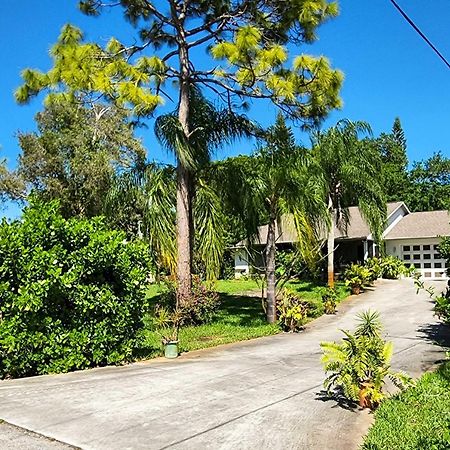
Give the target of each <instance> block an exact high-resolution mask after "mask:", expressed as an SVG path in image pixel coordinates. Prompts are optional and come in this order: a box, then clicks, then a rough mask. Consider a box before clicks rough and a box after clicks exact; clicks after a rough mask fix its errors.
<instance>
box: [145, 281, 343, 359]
mask: <svg viewBox="0 0 450 450" xmlns="http://www.w3.org/2000/svg"><path fill="white" fill-rule="evenodd" d="M289 288H291V289H294V290H295V291H297V292H299V293H300V294H301V295H302V297H304V298H305V299H306V300H309V301H310V302H311V304H312V309H311V313H312V316H313V317H317V316H319V315H321V314H323V306H322V301H321V293H322V289H323V287H321V286H318V285H317V284H314V283H312V282H291V283H289ZM216 289H217V291H218V292H219V293H220V297H221V307H220V310H219V312H218V313H217V315H216V317H215V319H214V320H213V322H212V323H210V324H206V325H200V326H196V327H185V328H182V329H181V331H180V335H179V340H180V350H181V351H183V352H184V351H190V350H198V349H201V348H208V347H214V346H216V345H220V344H227V343H230V342H238V341H244V340H247V339H253V338H257V337H261V336H268V335H272V334H277V333H279V332H280V329H279V327H278V325H276V324H274V325H270V324H268V323H267V322H266V320H265V316H264V312H263V309H262V305H261V298H260V292H261V283H257V282H256V281H254V280H220V281H218V282H217V286H216ZM163 290H164V286H163V285H157V284H154V285H151V286H150V287H149V289H148V292H147V297H148V298H149V299H151V300H152V299H154V300H156V299H157V297H158V295H159V294H160V293H161V292H163ZM337 290H338V295H339V299H343V298H345V297H347V296H348V294H349V292H348V289H347V288H346V287H345V286H344V285H343V284H338V285H337ZM143 339H144V349H143V355H145V357H147V358H148V357H153V356H158V355H160V354H161V344H160V340H161V339H160V337H159V336H158V334H156V333H154V332H152V331H149V330H146V331H144V333H143Z"/></svg>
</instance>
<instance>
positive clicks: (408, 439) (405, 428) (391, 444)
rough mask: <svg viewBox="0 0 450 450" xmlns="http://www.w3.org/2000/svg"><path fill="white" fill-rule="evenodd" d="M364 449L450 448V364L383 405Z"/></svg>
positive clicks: (414, 449) (411, 449) (424, 376)
mask: <svg viewBox="0 0 450 450" xmlns="http://www.w3.org/2000/svg"><path fill="white" fill-rule="evenodd" d="M362 448H363V449H364V450H392V449H401V450H419V449H420V450H444V449H445V450H447V449H449V448H450V362H446V363H444V364H443V365H442V366H441V367H440V368H439V369H438V370H437V371H436V372H434V373H426V374H425V375H423V376H422V378H420V380H419V381H418V382H417V385H416V386H415V387H412V388H410V389H407V390H406V391H405V392H403V393H401V394H399V395H395V396H393V397H392V398H390V399H388V400H386V401H385V402H383V404H382V405H381V406H380V407H379V408H378V410H377V411H376V412H375V423H374V425H373V426H372V427H371V429H370V430H369V433H368V435H367V437H366V439H365V442H364V445H363V447H362Z"/></svg>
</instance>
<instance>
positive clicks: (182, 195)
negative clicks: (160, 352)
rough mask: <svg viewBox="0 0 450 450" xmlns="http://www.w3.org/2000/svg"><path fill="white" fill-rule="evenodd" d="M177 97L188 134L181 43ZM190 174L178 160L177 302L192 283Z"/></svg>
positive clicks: (187, 294) (185, 299)
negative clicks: (180, 76)
mask: <svg viewBox="0 0 450 450" xmlns="http://www.w3.org/2000/svg"><path fill="white" fill-rule="evenodd" d="M179 58H180V68H181V74H182V78H181V80H180V100H179V105H178V120H179V121H180V124H181V127H182V128H183V131H184V133H185V135H186V136H187V137H188V136H189V120H188V119H189V57H188V52H187V48H185V47H183V46H180V53H179ZM191 178H192V174H191V172H190V170H189V168H188V167H185V166H184V165H183V164H182V163H181V162H180V161H179V160H178V164H177V229H176V231H177V304H178V305H182V304H184V303H187V302H188V301H189V299H190V296H191V285H192V275H191V269H192V235H193V224H192V188H191V182H192V180H191Z"/></svg>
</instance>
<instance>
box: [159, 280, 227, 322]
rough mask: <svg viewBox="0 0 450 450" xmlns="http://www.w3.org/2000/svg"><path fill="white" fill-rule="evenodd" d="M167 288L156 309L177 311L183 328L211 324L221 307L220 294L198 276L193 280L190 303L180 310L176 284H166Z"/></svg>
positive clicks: (182, 306) (181, 306)
mask: <svg viewBox="0 0 450 450" xmlns="http://www.w3.org/2000/svg"><path fill="white" fill-rule="evenodd" d="M166 288H167V289H166V291H165V292H164V293H163V294H162V295H161V297H160V299H159V301H158V304H157V305H156V306H155V308H156V309H157V308H160V307H164V308H166V309H167V310H168V311H170V312H174V311H175V310H177V311H178V314H180V315H181V317H180V325H182V326H189V325H202V324H205V323H209V322H211V321H212V319H213V318H214V315H215V314H216V312H217V310H218V309H219V307H220V297H219V294H218V293H217V292H216V291H214V290H213V289H212V288H211V286H210V285H209V284H206V283H203V282H202V281H201V280H200V278H199V277H197V276H195V277H193V279H192V295H191V298H190V299H189V302H188V303H186V304H184V305H180V306H179V307H178V308H176V285H175V283H173V282H169V281H168V282H166Z"/></svg>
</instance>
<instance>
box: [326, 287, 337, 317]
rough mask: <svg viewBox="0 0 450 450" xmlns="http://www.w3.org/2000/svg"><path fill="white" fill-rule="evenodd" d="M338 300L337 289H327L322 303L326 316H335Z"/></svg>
mask: <svg viewBox="0 0 450 450" xmlns="http://www.w3.org/2000/svg"><path fill="white" fill-rule="evenodd" d="M336 300H337V293H336V289H334V288H326V289H325V291H324V292H323V294H322V303H323V309H324V311H325V314H334V313H335V312H336Z"/></svg>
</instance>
